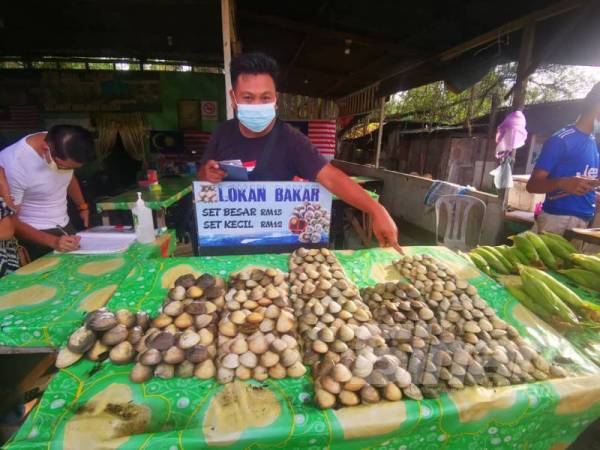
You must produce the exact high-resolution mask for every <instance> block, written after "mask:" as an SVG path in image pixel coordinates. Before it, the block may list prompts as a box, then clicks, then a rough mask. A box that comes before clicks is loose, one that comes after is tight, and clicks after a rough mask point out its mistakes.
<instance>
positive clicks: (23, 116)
mask: <svg viewBox="0 0 600 450" xmlns="http://www.w3.org/2000/svg"><path fill="white" fill-rule="evenodd" d="M39 126H40V111H39V108H38V107H37V106H35V105H26V106H0V130H35V129H37V128H38V127H39Z"/></svg>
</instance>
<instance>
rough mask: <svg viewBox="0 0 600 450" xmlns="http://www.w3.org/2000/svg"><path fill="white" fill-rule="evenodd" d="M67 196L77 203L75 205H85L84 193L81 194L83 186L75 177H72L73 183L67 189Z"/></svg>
mask: <svg viewBox="0 0 600 450" xmlns="http://www.w3.org/2000/svg"><path fill="white" fill-rule="evenodd" d="M67 194H68V196H69V197H71V200H73V202H74V203H75V205H77V206H79V205H81V204H82V203H85V198H83V192H81V186H79V181H78V180H77V177H76V176H75V175H73V176H72V177H71V181H70V182H69V186H68V187H67Z"/></svg>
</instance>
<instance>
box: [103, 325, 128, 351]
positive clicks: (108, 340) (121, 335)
mask: <svg viewBox="0 0 600 450" xmlns="http://www.w3.org/2000/svg"><path fill="white" fill-rule="evenodd" d="M128 334H129V330H127V327H126V326H125V325H121V324H118V325H115V326H114V327H113V328H111V329H110V330H108V331H105V332H104V334H103V335H102V338H101V340H102V343H103V344H104V345H108V346H112V345H117V344H120V343H121V342H123V341H124V340H125V339H127V335H128Z"/></svg>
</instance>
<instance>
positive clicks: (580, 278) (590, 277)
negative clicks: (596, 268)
mask: <svg viewBox="0 0 600 450" xmlns="http://www.w3.org/2000/svg"><path fill="white" fill-rule="evenodd" d="M558 273H560V274H562V275H564V276H566V277H567V278H569V279H571V280H573V281H574V282H575V283H577V284H579V285H581V286H583V287H586V288H588V289H593V290H595V291H600V277H599V276H598V274H596V273H594V272H590V271H589V270H585V269H563V270H559V271H558Z"/></svg>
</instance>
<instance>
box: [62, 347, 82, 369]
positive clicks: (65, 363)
mask: <svg viewBox="0 0 600 450" xmlns="http://www.w3.org/2000/svg"><path fill="white" fill-rule="evenodd" d="M82 356H83V354H82V353H74V352H72V351H71V350H69V349H68V348H67V347H65V348H61V349H60V351H59V352H58V355H56V363H55V365H56V367H58V368H59V369H64V368H65V367H69V366H71V365H73V364H75V363H76V362H77V361H79V360H80V359H81V357H82Z"/></svg>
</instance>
